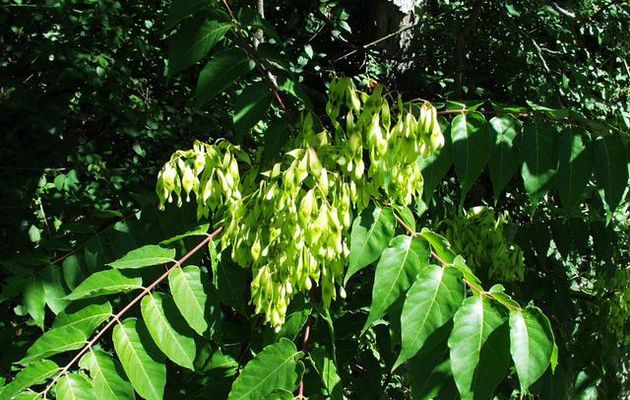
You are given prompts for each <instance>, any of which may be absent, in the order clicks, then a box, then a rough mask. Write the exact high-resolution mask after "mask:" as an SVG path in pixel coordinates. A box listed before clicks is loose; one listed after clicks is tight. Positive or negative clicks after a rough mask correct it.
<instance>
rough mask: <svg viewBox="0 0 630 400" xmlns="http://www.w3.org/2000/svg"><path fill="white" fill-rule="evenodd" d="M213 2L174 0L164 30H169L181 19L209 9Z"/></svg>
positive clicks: (206, 0)
mask: <svg viewBox="0 0 630 400" xmlns="http://www.w3.org/2000/svg"><path fill="white" fill-rule="evenodd" d="M212 3H213V1H209V0H174V1H173V3H172V4H171V9H170V10H169V12H168V17H167V18H166V23H165V27H164V29H171V28H173V27H174V26H175V25H177V23H178V22H179V21H181V20H182V19H184V18H186V17H188V16H190V15H192V14H194V13H196V12H197V11H200V10H203V9H204V8H206V7H210V6H211V5H212Z"/></svg>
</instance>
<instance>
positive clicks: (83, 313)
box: [52, 301, 112, 336]
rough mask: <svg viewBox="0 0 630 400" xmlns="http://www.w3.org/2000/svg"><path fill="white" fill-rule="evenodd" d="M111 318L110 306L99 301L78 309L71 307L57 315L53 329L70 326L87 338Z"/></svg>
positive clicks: (106, 302) (105, 302)
mask: <svg viewBox="0 0 630 400" xmlns="http://www.w3.org/2000/svg"><path fill="white" fill-rule="evenodd" d="M111 316H112V306H111V304H109V302H108V301H100V302H96V303H93V304H88V305H86V306H84V307H81V308H79V307H78V305H77V306H74V305H71V306H70V307H68V308H66V309H65V310H63V311H62V312H60V313H59V314H58V315H57V318H55V320H54V321H53V326H52V327H53V328H63V327H66V326H71V327H74V328H77V329H79V330H80V331H81V332H83V333H84V334H85V335H86V336H89V335H91V334H92V332H94V330H95V329H96V328H98V327H99V325H101V324H102V323H103V322H104V321H106V320H107V319H108V318H109V317H111Z"/></svg>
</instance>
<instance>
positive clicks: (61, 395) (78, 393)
mask: <svg viewBox="0 0 630 400" xmlns="http://www.w3.org/2000/svg"><path fill="white" fill-rule="evenodd" d="M55 396H56V397H57V399H58V400H97V398H96V396H95V395H94V387H93V386H92V383H91V382H90V381H89V380H88V379H87V378H86V377H85V376H84V375H82V374H77V373H72V374H66V375H64V376H62V377H61V378H60V379H59V380H58V381H57V384H56V385H55ZM99 400H100V399H99Z"/></svg>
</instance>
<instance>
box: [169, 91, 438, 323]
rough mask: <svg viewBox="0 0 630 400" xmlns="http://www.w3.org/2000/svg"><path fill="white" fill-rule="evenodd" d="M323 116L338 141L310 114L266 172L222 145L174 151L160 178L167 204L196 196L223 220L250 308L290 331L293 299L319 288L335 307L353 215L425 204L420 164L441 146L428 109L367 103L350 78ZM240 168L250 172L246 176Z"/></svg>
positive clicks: (202, 210)
mask: <svg viewBox="0 0 630 400" xmlns="http://www.w3.org/2000/svg"><path fill="white" fill-rule="evenodd" d="M326 111H327V113H328V115H329V117H330V119H331V121H330V123H331V125H332V127H333V128H334V133H333V134H331V133H329V132H328V131H327V130H325V129H324V128H320V129H318V130H317V132H316V130H315V127H314V122H313V119H312V117H311V116H310V115H308V114H307V115H305V116H304V117H303V118H302V120H301V122H300V124H299V127H298V128H299V134H298V136H297V137H296V139H295V140H294V141H293V142H292V143H291V145H292V148H293V149H292V150H291V151H288V152H287V153H285V155H284V157H283V158H282V160H280V161H279V162H278V163H276V164H275V165H274V166H273V167H272V168H271V169H270V170H268V171H264V172H260V171H259V170H258V169H257V168H256V166H252V165H251V164H250V163H249V159H248V158H247V157H246V154H244V153H243V151H241V150H240V149H239V148H238V147H236V146H233V145H231V144H229V143H227V142H225V141H221V142H218V143H217V144H216V145H211V144H203V143H200V142H196V143H195V145H194V146H193V149H192V150H188V151H178V152H176V153H175V154H174V155H173V157H172V158H171V160H170V161H169V162H168V163H167V164H166V165H165V166H164V168H163V169H162V171H161V172H160V174H159V175H158V185H157V192H158V196H159V198H160V201H161V203H162V204H163V203H164V202H165V201H172V196H173V193H175V195H176V196H178V198H179V201H178V204H181V199H182V198H183V197H184V195H185V198H186V200H187V201H188V200H189V195H190V193H193V195H194V196H195V197H196V202H197V210H198V216H199V217H207V216H208V214H209V212H212V213H213V217H214V218H216V216H217V215H220V217H221V218H222V219H223V223H224V226H225V231H224V233H223V236H222V244H223V248H224V249H226V248H229V247H231V250H232V258H233V260H234V261H235V262H237V263H238V264H239V265H241V266H242V267H245V268H251V270H252V276H253V280H252V284H251V301H252V303H253V305H254V306H255V308H256V313H263V314H264V315H265V319H266V322H268V323H270V324H271V325H272V326H275V327H279V326H281V325H282V324H283V323H284V319H285V316H286V310H287V307H288V305H289V302H290V300H291V298H292V297H293V296H294V295H295V294H296V293H298V292H306V291H309V290H310V289H311V288H312V287H313V286H314V285H317V286H319V287H320V288H321V294H322V300H323V303H324V305H325V306H326V307H328V306H329V305H330V302H331V301H332V300H333V299H335V298H336V296H337V289H336V284H338V283H340V282H341V280H342V276H343V272H344V267H345V264H346V262H347V257H348V255H349V248H348V237H349V235H348V233H349V229H350V226H351V223H352V220H353V213H354V212H356V211H360V210H361V209H362V208H364V207H366V206H367V205H368V204H369V202H370V201H372V200H377V201H388V202H391V203H393V204H401V205H407V204H409V203H411V202H412V201H413V200H414V199H417V198H419V197H420V196H421V195H422V187H423V180H422V175H421V173H420V169H419V163H418V159H419V157H423V156H429V155H431V154H432V153H433V152H434V151H435V150H437V149H438V148H440V147H441V146H442V145H443V142H444V139H443V137H442V132H441V130H440V127H439V125H438V123H437V115H436V111H435V108H434V107H433V106H432V105H431V104H429V103H425V104H423V105H422V106H421V107H419V110H415V111H416V114H417V117H416V116H415V115H414V113H413V111H414V110H406V109H405V106H404V105H403V103H402V102H401V101H400V100H398V109H397V112H395V113H392V112H391V110H390V105H389V103H388V101H387V100H386V99H385V98H384V97H383V95H382V88H381V87H378V88H376V89H375V90H374V91H373V92H372V94H370V95H368V94H366V93H360V92H357V91H356V90H355V88H354V85H353V84H352V81H351V80H349V79H339V80H335V81H334V82H332V83H331V88H330V98H329V102H328V104H327V106H326ZM254 159H256V158H254ZM238 161H244V162H245V163H246V164H248V166H249V169H248V170H247V172H246V173H245V174H244V175H243V177H242V178H241V175H240V172H241V171H239V167H238V164H237V162H238ZM240 169H241V170H244V168H240ZM339 291H340V294H341V295H344V292H343V288H341V287H340V288H339Z"/></svg>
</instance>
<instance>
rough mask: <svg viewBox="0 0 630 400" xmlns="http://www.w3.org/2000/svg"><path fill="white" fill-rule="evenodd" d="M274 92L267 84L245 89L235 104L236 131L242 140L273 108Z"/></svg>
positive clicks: (252, 85) (263, 83) (254, 84)
mask: <svg viewBox="0 0 630 400" xmlns="http://www.w3.org/2000/svg"><path fill="white" fill-rule="evenodd" d="M271 100H272V92H271V89H269V85H268V84H267V83H266V82H256V83H252V84H251V85H249V86H247V87H245V88H244V89H243V91H242V92H241V93H240V94H239V95H238V96H237V97H236V101H235V102H234V117H233V121H234V130H235V132H236V134H237V135H238V137H240V138H241V139H242V138H243V137H244V136H245V135H246V134H247V133H249V131H250V130H251V129H252V128H253V127H254V126H255V125H256V124H257V123H258V121H260V120H261V119H262V118H263V116H264V115H265V112H267V110H268V109H269V107H270V106H271Z"/></svg>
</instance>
